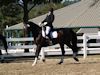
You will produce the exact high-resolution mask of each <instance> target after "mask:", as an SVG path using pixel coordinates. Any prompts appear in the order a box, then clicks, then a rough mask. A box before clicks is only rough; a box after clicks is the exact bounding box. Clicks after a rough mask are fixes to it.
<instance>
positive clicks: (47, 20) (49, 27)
mask: <svg viewBox="0 0 100 75" xmlns="http://www.w3.org/2000/svg"><path fill="white" fill-rule="evenodd" d="M53 11H54V10H53V8H50V10H49V13H48V14H47V16H46V18H45V19H44V20H43V21H42V22H41V24H43V25H45V27H46V29H45V30H44V29H43V31H44V33H45V35H46V38H48V39H49V40H50V32H51V31H52V29H53V25H52V23H53V21H54V19H55V16H54V14H53Z"/></svg>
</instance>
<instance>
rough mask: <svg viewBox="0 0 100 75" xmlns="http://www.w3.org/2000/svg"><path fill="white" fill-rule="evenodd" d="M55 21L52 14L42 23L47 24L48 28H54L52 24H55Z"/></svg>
mask: <svg viewBox="0 0 100 75" xmlns="http://www.w3.org/2000/svg"><path fill="white" fill-rule="evenodd" d="M54 19H55V16H54V14H53V13H50V15H47V16H46V18H45V19H44V20H43V21H42V23H44V22H47V25H46V26H50V27H52V28H53V25H52V23H53V21H54Z"/></svg>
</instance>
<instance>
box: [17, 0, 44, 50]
mask: <svg viewBox="0 0 100 75" xmlns="http://www.w3.org/2000/svg"><path fill="white" fill-rule="evenodd" d="M18 3H19V5H20V6H21V7H22V8H23V11H24V16H23V24H24V26H25V37H28V32H27V25H26V24H27V22H28V20H29V15H28V14H29V12H30V11H31V9H32V8H33V7H35V6H36V5H39V4H41V3H43V2H42V0H18ZM25 44H26V45H27V44H28V42H26V43H25ZM25 52H29V49H25Z"/></svg>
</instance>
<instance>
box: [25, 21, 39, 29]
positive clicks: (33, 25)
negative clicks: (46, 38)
mask: <svg viewBox="0 0 100 75" xmlns="http://www.w3.org/2000/svg"><path fill="white" fill-rule="evenodd" d="M27 24H29V25H30V26H31V27H35V28H39V29H41V27H40V26H39V25H37V24H36V23H34V22H31V21H28V23H27Z"/></svg>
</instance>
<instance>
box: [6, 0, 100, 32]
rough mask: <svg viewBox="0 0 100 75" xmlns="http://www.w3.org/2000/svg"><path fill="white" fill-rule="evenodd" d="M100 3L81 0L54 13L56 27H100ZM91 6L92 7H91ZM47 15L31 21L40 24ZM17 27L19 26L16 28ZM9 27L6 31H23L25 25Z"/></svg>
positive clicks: (91, 0)
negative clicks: (94, 3)
mask: <svg viewBox="0 0 100 75" xmlns="http://www.w3.org/2000/svg"><path fill="white" fill-rule="evenodd" d="M99 3H100V1H98V3H96V5H94V6H91V4H93V0H81V1H80V2H77V3H74V4H72V5H69V6H66V7H64V8H61V9H58V10H55V11H54V14H55V21H54V23H53V25H54V27H57V28H60V27H95V26H97V27H98V26H100V25H99V24H100V21H99V20H100V15H99V12H100V4H99ZM90 6H91V7H90ZM46 15H47V14H45V15H42V16H39V17H36V18H33V19H31V20H30V21H32V22H34V23H36V24H38V23H39V22H41V21H42V20H43V19H44V18H45V17H46ZM16 25H17V26H16ZM16 25H14V26H11V27H8V28H7V29H6V30H12V29H23V28H24V26H23V23H19V24H16Z"/></svg>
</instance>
